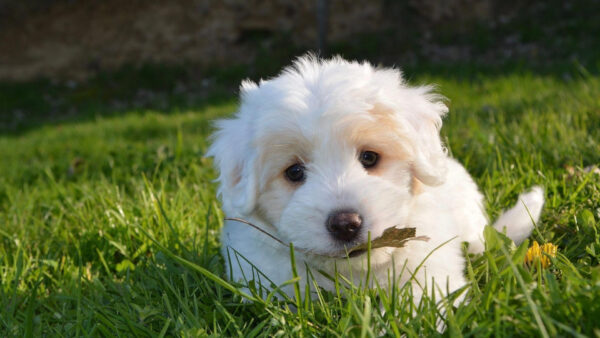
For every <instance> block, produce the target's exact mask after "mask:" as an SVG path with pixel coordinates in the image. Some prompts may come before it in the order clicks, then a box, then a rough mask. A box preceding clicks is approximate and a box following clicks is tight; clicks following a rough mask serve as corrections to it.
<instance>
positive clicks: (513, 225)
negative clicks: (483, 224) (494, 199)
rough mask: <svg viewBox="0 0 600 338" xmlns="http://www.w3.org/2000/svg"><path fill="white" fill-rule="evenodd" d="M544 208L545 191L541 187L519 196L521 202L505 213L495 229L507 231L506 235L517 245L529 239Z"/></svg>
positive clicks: (496, 223)
mask: <svg viewBox="0 0 600 338" xmlns="http://www.w3.org/2000/svg"><path fill="white" fill-rule="evenodd" d="M543 206H544V189H543V188H542V187H539V186H535V187H533V188H532V189H531V190H530V191H528V192H526V193H522V194H521V195H519V201H518V202H517V204H515V206H513V207H512V208H510V209H508V210H506V211H504V213H502V215H500V217H498V219H497V220H496V222H495V223H494V228H496V230H498V231H500V232H504V231H505V230H506V235H507V236H508V237H509V238H510V239H512V240H513V241H514V242H515V243H516V244H517V245H518V244H520V243H521V242H523V241H524V240H525V238H527V237H528V236H529V235H530V234H531V231H532V230H533V227H534V225H535V223H537V221H538V219H539V218H540V213H541V212H542V207H543Z"/></svg>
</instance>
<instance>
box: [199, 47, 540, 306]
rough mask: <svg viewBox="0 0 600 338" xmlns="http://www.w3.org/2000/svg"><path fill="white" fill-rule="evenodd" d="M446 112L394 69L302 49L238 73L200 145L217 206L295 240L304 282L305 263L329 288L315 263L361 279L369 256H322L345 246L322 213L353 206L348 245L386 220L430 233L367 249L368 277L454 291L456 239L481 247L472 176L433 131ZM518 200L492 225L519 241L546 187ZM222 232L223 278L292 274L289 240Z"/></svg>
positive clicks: (459, 273) (240, 227)
mask: <svg viewBox="0 0 600 338" xmlns="http://www.w3.org/2000/svg"><path fill="white" fill-rule="evenodd" d="M447 111H448V109H447V107H446V106H445V105H444V104H443V102H442V98H441V97H440V96H438V95H435V94H433V93H432V88H431V87H428V86H422V87H410V86H408V85H407V84H406V83H405V82H404V81H403V79H402V75H401V73H400V71H399V70H397V69H383V68H376V67H373V66H371V65H370V64H369V63H358V62H348V61H345V60H343V59H341V58H333V59H330V60H318V59H316V58H315V57H312V56H306V57H302V58H299V59H298V60H297V61H296V62H294V64H293V66H291V67H288V68H286V69H284V70H283V72H282V73H281V74H280V75H279V76H277V77H275V78H273V79H270V80H266V81H260V83H259V84H255V83H253V82H250V81H246V82H244V83H242V85H241V105H240V109H239V111H238V112H237V114H236V115H235V117H233V118H232V119H227V120H221V121H218V122H217V131H216V133H215V135H214V142H213V144H212V146H211V148H210V150H209V152H208V155H209V156H213V157H214V163H215V165H216V167H217V168H218V169H219V171H220V176H219V178H218V181H219V183H220V186H219V195H220V197H221V199H222V202H223V209H224V211H225V213H226V215H227V216H229V217H241V218H243V219H246V220H248V221H250V222H252V223H253V224H256V225H258V226H260V227H262V228H263V229H264V230H266V231H268V232H270V233H271V234H273V235H275V236H277V237H278V238H280V239H281V240H283V241H285V242H288V243H290V242H292V243H294V245H295V247H297V248H302V250H304V251H303V252H297V253H296V260H297V267H298V269H299V271H298V273H299V275H300V276H301V278H302V279H303V280H304V281H305V280H306V278H307V275H306V267H309V268H310V270H311V271H312V273H313V275H314V277H315V279H316V280H317V282H318V283H319V285H320V286H322V287H324V288H326V289H330V290H331V289H332V288H333V285H332V284H331V282H330V281H329V280H328V279H327V278H325V277H323V276H322V275H321V274H320V273H318V272H317V271H318V270H323V271H325V272H328V273H329V274H331V275H333V273H334V269H335V268H336V266H337V270H338V271H339V272H340V273H341V274H343V275H345V276H348V277H349V276H350V275H352V276H353V277H354V278H355V280H358V279H359V278H364V275H365V272H366V269H367V267H366V264H367V259H366V255H362V256H358V257H356V258H351V259H335V258H330V257H328V256H331V255H334V254H342V253H343V252H344V250H345V249H344V246H343V244H341V243H340V242H339V241H336V240H335V239H334V238H333V237H332V236H331V235H330V234H329V233H328V231H327V229H326V227H325V221H326V219H327V216H328V215H329V214H330V212H332V211H333V210H336V209H340V208H352V209H355V210H357V211H359V213H360V214H361V216H362V218H363V221H364V224H363V229H362V231H361V233H360V235H359V237H358V238H357V240H356V241H355V243H358V242H364V241H366V240H367V232H371V237H372V238H375V237H378V236H380V235H381V234H382V232H383V230H384V229H386V228H388V227H390V226H398V227H415V228H416V231H417V235H418V236H428V237H429V238H430V240H429V241H428V242H421V241H411V242H409V244H408V245H407V246H406V247H404V248H380V249H375V250H373V252H372V255H371V273H372V277H373V278H375V279H377V281H378V283H379V285H381V286H384V287H385V286H387V284H388V282H389V278H388V277H389V275H388V274H391V273H392V271H395V272H396V276H394V277H395V278H396V281H397V283H398V284H399V285H402V284H404V283H406V282H411V283H412V285H413V290H414V292H415V294H416V295H417V296H419V295H420V294H422V293H423V292H429V291H430V290H431V289H429V288H428V290H429V291H425V290H423V287H424V286H425V285H429V286H430V287H431V286H432V285H433V284H432V283H431V281H432V280H433V281H435V283H436V284H437V287H438V290H442V291H441V292H442V293H444V294H445V293H446V291H453V290H456V289H458V288H460V287H462V286H464V285H465V284H466V280H465V277H464V267H465V259H464V257H463V254H462V251H461V242H463V241H464V242H468V243H469V245H470V246H469V248H470V251H471V252H481V251H482V250H483V248H484V244H483V237H482V232H483V228H484V226H485V225H486V224H488V220H487V217H486V215H485V213H484V210H483V206H482V195H481V194H480V193H479V191H478V189H477V186H476V185H475V183H474V182H473V180H472V179H471V177H470V176H469V174H468V173H467V171H466V170H465V169H464V168H463V166H462V165H460V164H459V163H458V162H457V161H455V160H454V159H452V158H450V157H448V156H447V154H446V151H445V149H444V146H443V144H442V142H441V141H440V138H439V129H440V127H441V125H442V117H443V116H444V115H445V114H446V113H447ZM362 150H372V151H376V152H378V153H379V154H380V156H381V159H380V162H379V163H378V165H377V167H376V168H375V169H372V170H366V169H364V168H363V167H362V165H361V164H360V163H359V161H358V159H357V156H358V154H359V153H360V151H362ZM295 162H301V163H303V164H304V165H305V166H306V169H307V176H306V181H305V182H304V183H302V184H292V183H291V182H289V181H288V180H286V179H285V177H284V171H285V169H286V168H287V167H289V166H290V165H291V164H294V163H295ZM520 200H521V201H520V202H519V203H517V205H516V206H515V207H514V208H512V209H510V210H509V211H508V212H506V213H504V214H503V215H502V216H501V217H500V218H499V220H498V222H497V223H496V225H495V226H496V228H497V229H499V230H500V231H502V230H503V229H505V230H506V232H507V234H508V235H509V236H510V237H511V238H513V239H514V240H516V241H522V240H523V239H524V238H526V237H527V236H528V235H529V234H530V232H531V230H532V228H533V223H532V222H534V221H536V220H537V219H538V217H539V214H540V211H541V208H542V205H543V203H544V198H543V191H542V189H541V188H534V189H533V190H532V191H531V192H529V193H527V194H524V195H521V198H520ZM221 240H222V244H223V255H224V256H225V257H226V261H227V262H228V263H229V262H230V263H231V266H230V269H229V267H228V272H229V273H230V276H229V277H230V278H231V279H234V280H251V279H260V281H261V282H262V283H263V285H265V284H266V285H267V286H268V285H269V282H267V281H266V279H265V278H264V276H263V277H261V276H259V275H258V274H257V273H256V271H255V270H253V268H252V265H251V264H253V265H254V266H255V267H256V268H258V270H260V271H261V272H262V273H264V275H265V276H266V277H268V279H270V280H271V281H272V282H274V283H275V284H277V285H280V284H282V283H284V282H286V281H288V280H290V279H291V278H292V270H291V265H290V257H289V249H288V248H287V247H285V246H283V245H282V244H280V243H278V242H276V241H274V240H273V239H271V238H269V237H268V236H266V235H264V234H263V233H261V232H259V231H257V230H255V229H253V228H251V227H249V226H247V225H245V224H241V223H238V222H233V221H227V222H226V224H225V227H224V229H223V232H222V237H221ZM445 242H446V244H444V245H441V244H442V243H445ZM440 245H441V247H439V248H438V249H437V250H434V249H435V248H436V247H438V246H440ZM238 254H239V255H238ZM428 255H430V256H429V257H427V256H428ZM242 257H243V258H242ZM426 258H427V259H426ZM250 263H251V264H250ZM421 263H423V265H422V267H421V268H420V269H417V267H418V266H419V265H420V264H421ZM393 265H395V269H392V267H393ZM415 272H416V273H415ZM413 273H414V278H411V276H412V275H413ZM304 284H305V282H302V283H301V285H304ZM284 290H285V291H286V292H288V293H290V292H291V291H292V289H291V288H289V287H287V288H284Z"/></svg>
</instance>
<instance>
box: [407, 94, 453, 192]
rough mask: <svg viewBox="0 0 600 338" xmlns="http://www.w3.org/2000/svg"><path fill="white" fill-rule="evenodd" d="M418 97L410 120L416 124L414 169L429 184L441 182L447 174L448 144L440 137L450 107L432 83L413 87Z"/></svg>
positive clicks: (413, 125) (416, 174)
mask: <svg viewBox="0 0 600 338" xmlns="http://www.w3.org/2000/svg"><path fill="white" fill-rule="evenodd" d="M409 90H411V91H414V94H416V96H414V99H415V101H414V102H413V105H412V106H411V110H412V114H411V116H408V120H409V122H410V124H411V125H412V127H413V128H414V131H415V134H414V135H413V141H414V148H413V150H414V152H413V155H414V158H413V161H414V162H413V172H414V174H415V176H416V178H417V179H419V180H420V181H421V182H423V183H425V184H427V185H439V184H442V183H443V182H444V180H445V177H446V170H447V167H446V158H447V153H446V148H445V147H444V145H443V144H442V141H441V139H440V128H441V127H442V117H443V116H444V115H445V114H446V113H447V112H448V107H446V105H445V104H444V103H443V102H442V100H444V98H443V97H442V96H441V95H436V94H433V93H432V87H417V88H410V89H409Z"/></svg>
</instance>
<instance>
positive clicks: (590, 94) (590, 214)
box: [0, 72, 600, 336]
mask: <svg viewBox="0 0 600 338" xmlns="http://www.w3.org/2000/svg"><path fill="white" fill-rule="evenodd" d="M411 82H413V83H423V82H427V83H429V82H435V83H437V84H438V85H439V90H440V92H441V93H442V94H444V95H445V96H447V97H448V98H449V100H450V101H449V103H448V104H449V106H450V108H451V109H450V114H449V116H448V118H447V119H446V120H445V126H444V129H443V135H444V138H445V139H447V145H448V147H449V150H450V151H451V153H452V154H453V156H455V157H456V158H458V159H459V160H460V161H461V162H462V163H464V164H465V165H466V167H467V168H468V169H469V171H470V172H471V173H472V174H473V175H474V177H475V179H476V180H477V182H478V183H479V185H480V187H481V189H482V191H483V192H484V194H485V196H486V198H487V205H486V207H487V209H488V211H489V212H490V214H492V215H497V214H498V213H499V212H500V210H502V209H503V208H505V207H507V206H509V205H511V204H513V203H514V202H515V198H516V196H517V194H518V193H519V192H521V191H523V190H525V189H527V188H528V187H530V186H532V185H534V184H540V185H543V186H544V187H545V189H546V197H547V203H546V206H545V208H544V212H543V214H542V218H541V220H540V222H539V224H538V228H537V230H536V231H535V232H534V234H533V235H532V237H531V239H532V240H537V241H538V242H539V243H548V242H552V243H554V244H555V245H557V246H558V250H557V255H556V257H553V258H549V259H550V260H551V262H552V264H551V265H550V266H549V267H548V268H547V269H536V268H534V267H531V268H530V267H528V266H526V265H525V264H524V263H523V262H524V258H525V255H526V252H527V248H528V244H530V243H524V244H523V245H521V246H519V247H518V248H514V247H512V246H511V245H510V243H509V242H507V241H506V240H505V239H504V238H503V237H502V236H501V235H497V234H495V233H491V232H490V233H488V234H487V235H488V237H489V239H490V240H489V247H488V250H487V251H486V252H485V253H484V254H483V255H480V256H471V257H469V258H468V260H469V264H468V267H467V271H466V274H467V276H468V277H469V279H470V280H471V281H472V283H471V288H470V289H469V290H463V292H466V293H467V298H468V299H470V302H468V303H464V304H462V305H460V306H458V307H453V306H452V305H451V304H452V301H451V300H447V301H442V302H441V303H439V304H435V301H438V302H439V301H440V300H439V299H438V300H435V301H433V300H430V299H424V300H423V302H422V303H420V304H413V302H412V301H411V299H412V295H411V294H410V289H409V288H402V287H401V286H398V287H397V288H393V289H392V290H379V289H378V288H374V289H365V288H363V287H357V286H354V287H353V286H348V285H346V283H344V282H343V280H338V283H336V285H338V286H339V287H338V291H337V292H335V293H327V292H320V291H319V292H318V293H317V297H316V299H315V300H312V301H309V300H307V296H306V294H302V293H300V292H297V293H296V294H295V297H293V298H290V299H285V298H283V300H282V297H281V296H280V297H279V298H276V297H268V298H267V297H265V298H263V299H259V297H257V296H258V295H259V293H260V291H261V290H260V289H258V288H257V286H256V285H254V286H252V285H250V288H249V290H250V292H251V294H250V296H251V297H250V298H256V299H255V300H254V301H244V300H243V295H242V294H241V292H243V291H241V290H242V289H241V285H239V284H236V283H231V282H226V281H224V280H222V279H221V278H224V272H225V262H224V261H223V259H222V257H221V256H220V255H219V242H218V233H219V227H220V226H221V224H222V219H223V217H224V215H223V214H222V212H221V211H220V208H219V203H218V201H217V200H216V198H215V184H214V183H213V182H212V180H213V179H214V178H215V172H214V170H213V169H212V167H211V163H210V160H207V159H204V158H203V157H202V154H203V153H204V151H205V150H206V147H207V145H208V142H209V141H208V139H207V136H208V135H209V133H210V130H211V127H210V121H211V120H212V119H214V118H216V117H220V116H226V115H227V114H230V113H231V112H232V111H234V110H235V100H234V99H233V98H232V99H230V100H221V101H219V102H214V103H206V104H204V103H203V104H197V105H195V104H190V105H182V106H181V108H180V109H175V110H173V109H168V110H167V109H165V110H160V109H156V108H143V109H139V108H136V109H133V108H132V109H129V108H127V109H124V110H123V111H120V112H119V113H111V112H110V111H109V108H107V107H102V109H100V110H101V111H102V112H103V113H102V114H100V113H98V114H95V113H94V111H95V110H94V109H95V108H94V107H96V106H94V107H88V108H86V109H87V110H86V111H85V113H86V114H87V115H84V116H85V118H81V119H75V120H69V119H64V120H59V122H51V123H47V124H44V123H46V122H47V120H46V119H43V121H44V122H43V123H40V124H39V125H36V124H32V125H30V126H28V127H27V128H24V129H22V130H20V129H17V130H16V131H11V132H10V133H8V132H7V133H5V134H4V135H0V282H1V285H0V332H1V333H2V334H0V335H2V336H22V335H26V334H33V335H36V336H37V335H40V334H46V335H66V336H72V335H97V336H98V335H99V336H102V335H103V336H114V335H122V336H131V335H138V336H146V335H147V336H154V335H183V336H199V335H207V334H214V335H219V336H220V335H225V336H238V335H249V336H254V335H265V336H271V335H285V336H289V335H293V336H296V335H330V336H347V335H356V336H359V335H366V336H373V335H374V336H379V335H392V336H393V335H400V334H407V335H409V336H413V335H414V336H417V335H422V336H428V335H435V334H437V332H438V331H437V329H438V327H439V326H438V321H439V318H440V317H439V314H440V311H441V309H444V311H445V313H446V319H445V323H444V324H445V326H446V328H447V330H448V332H449V333H450V334H455V333H462V334H465V335H486V336H491V335H493V336H498V335H519V336H534V335H540V334H543V333H544V332H545V333H547V334H548V335H549V336H556V335H577V334H585V335H598V333H599V332H600V331H599V330H600V324H598V320H597V319H598V318H600V302H599V300H600V268H599V267H598V262H599V259H600V235H599V230H600V228H599V226H598V219H600V202H599V201H600V175H598V174H595V173H594V172H593V171H590V172H586V171H585V170H584V168H585V167H588V166H591V165H598V164H600V143H599V142H600V96H598V95H597V93H599V92H600V78H599V77H597V76H593V75H589V74H579V73H574V74H571V75H570V77H569V78H562V77H556V76H550V75H536V74H524V73H521V72H508V73H507V74H505V75H484V74H482V75H480V76H474V77H468V78H462V79H461V78H460V77H453V76H437V75H435V74H416V75H415V77H413V78H412V79H411ZM27 90H28V89H27V88H26V87H24V88H22V89H21V91H23V94H22V95H23V96H28V94H27ZM17 94H18V93H17ZM57 95H60V94H57ZM166 102H167V103H168V102H173V101H169V99H168V97H167V101H166ZM32 109H33V108H32ZM567 168H570V170H567ZM282 268H291V266H290V267H282ZM313 273H318V272H316V271H313ZM335 277H336V276H334V278H335ZM297 283H302V284H304V285H305V284H306V283H308V285H310V287H311V290H312V291H314V292H317V291H318V288H316V286H315V285H314V284H313V283H312V281H310V280H309V281H304V280H299V281H297ZM238 290H239V291H238ZM244 292H245V291H244ZM252 292H254V293H252ZM265 295H266V294H264V293H263V296H265ZM457 296H458V295H453V297H457ZM278 299H279V300H278Z"/></svg>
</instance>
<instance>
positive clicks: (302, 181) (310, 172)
mask: <svg viewBox="0 0 600 338" xmlns="http://www.w3.org/2000/svg"><path fill="white" fill-rule="evenodd" d="M390 113H391V112H389V111H386V110H385V109H383V108H375V107H373V108H372V109H370V110H367V111H352V112H343V113H341V114H340V115H339V116H327V115H326V114H323V113H321V114H317V115H320V116H318V117H317V118H315V114H309V113H307V114H301V115H300V116H295V118H294V119H289V120H287V119H281V118H280V117H278V118H273V119H269V122H268V123H264V124H263V125H262V126H261V127H263V128H264V129H262V130H261V131H260V132H259V135H260V136H259V138H258V139H257V140H256V141H255V142H256V146H257V149H258V151H259V165H258V167H259V168H258V169H259V171H260V176H259V182H260V187H259V188H260V191H259V194H258V198H257V203H256V204H257V205H256V211H257V213H258V215H259V216H261V217H263V218H264V219H265V220H266V221H267V222H268V223H269V224H272V225H273V226H275V227H276V228H277V232H278V234H279V235H280V237H282V239H284V240H285V241H288V242H293V243H294V245H295V246H296V247H298V248H302V249H304V250H307V251H310V252H313V253H315V254H322V255H330V256H340V257H341V256H342V255H343V254H344V252H345V250H346V249H347V248H350V247H352V246H354V245H357V244H360V243H363V242H365V241H367V237H368V232H371V236H372V238H375V237H377V236H379V235H381V233H382V232H383V230H384V229H386V228H388V227H391V226H394V225H398V226H405V225H406V224H405V223H404V219H405V216H406V214H407V209H408V207H409V205H410V199H411V194H412V193H413V191H411V190H412V188H413V185H414V183H413V182H415V181H414V180H416V179H414V178H413V175H412V173H411V171H412V169H411V164H410V161H409V149H407V147H406V145H405V144H404V143H403V141H402V139H400V138H398V137H397V129H396V128H395V127H396V126H395V125H394V123H393V121H391V120H390V116H389V115H388V114H390Z"/></svg>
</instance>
